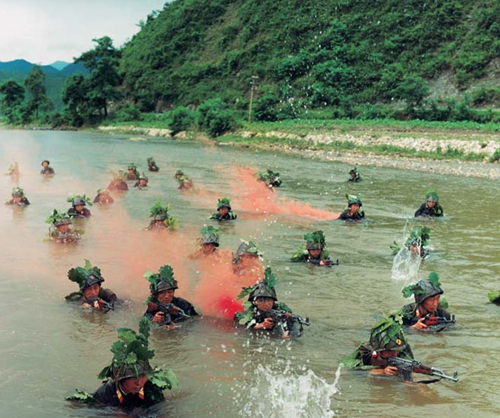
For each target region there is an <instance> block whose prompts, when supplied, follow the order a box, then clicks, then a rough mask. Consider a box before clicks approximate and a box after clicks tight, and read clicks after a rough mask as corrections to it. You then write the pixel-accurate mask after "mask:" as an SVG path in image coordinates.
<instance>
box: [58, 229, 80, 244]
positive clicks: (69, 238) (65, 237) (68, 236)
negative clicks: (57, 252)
mask: <svg viewBox="0 0 500 418" xmlns="http://www.w3.org/2000/svg"><path fill="white" fill-rule="evenodd" d="M80 238H81V236H80V234H77V233H75V232H66V233H65V234H62V233H59V234H58V235H57V240H58V241H62V242H64V243H68V242H77V241H78V240H79V239H80Z"/></svg>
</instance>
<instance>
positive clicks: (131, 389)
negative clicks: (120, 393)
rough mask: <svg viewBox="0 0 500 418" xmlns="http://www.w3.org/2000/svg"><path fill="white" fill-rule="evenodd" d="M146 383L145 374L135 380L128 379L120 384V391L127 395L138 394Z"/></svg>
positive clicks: (146, 377) (132, 378)
mask: <svg viewBox="0 0 500 418" xmlns="http://www.w3.org/2000/svg"><path fill="white" fill-rule="evenodd" d="M147 381H148V376H147V375H145V374H142V375H140V376H139V377H138V378H137V379H136V378H135V377H129V378H127V379H123V380H122V381H121V382H120V385H121V387H122V389H123V390H124V391H125V392H127V393H139V392H140V391H141V389H142V388H143V387H144V385H145V384H146V382H147Z"/></svg>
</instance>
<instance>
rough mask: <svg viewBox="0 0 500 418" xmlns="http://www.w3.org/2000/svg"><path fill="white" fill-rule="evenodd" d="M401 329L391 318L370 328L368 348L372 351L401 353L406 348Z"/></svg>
mask: <svg viewBox="0 0 500 418" xmlns="http://www.w3.org/2000/svg"><path fill="white" fill-rule="evenodd" d="M406 345H407V343H406V339H405V335H404V333H403V328H402V327H401V325H400V324H399V323H398V322H396V321H395V320H394V319H393V318H386V319H384V320H383V321H382V322H380V323H378V324H376V325H374V326H373V328H372V332H371V334H370V346H371V347H372V349H373V350H374V351H384V350H393V351H401V350H403V349H404V348H406Z"/></svg>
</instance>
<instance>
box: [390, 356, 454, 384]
mask: <svg viewBox="0 0 500 418" xmlns="http://www.w3.org/2000/svg"><path fill="white" fill-rule="evenodd" d="M387 364H388V365H389V366H393V367H397V368H398V369H399V371H400V375H401V376H402V377H403V380H405V381H408V382H413V376H412V372H415V373H422V374H427V375H429V376H436V377H439V378H441V379H447V380H451V381H452V382H458V372H454V373H453V376H448V375H446V374H445V373H444V372H443V371H442V370H441V369H436V368H435V367H431V366H426V365H425V364H422V363H421V362H420V361H417V360H405V359H403V358H400V357H390V358H389V359H388V360H387Z"/></svg>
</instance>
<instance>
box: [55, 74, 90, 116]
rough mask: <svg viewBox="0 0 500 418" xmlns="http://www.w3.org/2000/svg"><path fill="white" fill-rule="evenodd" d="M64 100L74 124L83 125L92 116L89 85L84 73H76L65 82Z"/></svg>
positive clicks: (67, 112) (68, 114)
mask: <svg viewBox="0 0 500 418" xmlns="http://www.w3.org/2000/svg"><path fill="white" fill-rule="evenodd" d="M62 100H63V103H64V104H65V105H66V114H67V116H68V119H69V122H70V123H71V125H73V126H82V125H83V123H84V122H85V121H86V120H88V119H89V118H90V116H91V109H90V105H89V102H90V99H89V97H88V86H87V83H86V81H85V77H84V76H83V74H75V75H73V76H71V77H70V78H68V79H67V80H66V82H65V83H64V87H63V91H62Z"/></svg>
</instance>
